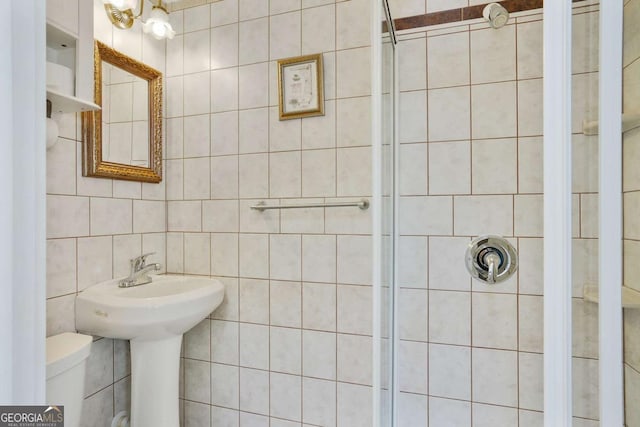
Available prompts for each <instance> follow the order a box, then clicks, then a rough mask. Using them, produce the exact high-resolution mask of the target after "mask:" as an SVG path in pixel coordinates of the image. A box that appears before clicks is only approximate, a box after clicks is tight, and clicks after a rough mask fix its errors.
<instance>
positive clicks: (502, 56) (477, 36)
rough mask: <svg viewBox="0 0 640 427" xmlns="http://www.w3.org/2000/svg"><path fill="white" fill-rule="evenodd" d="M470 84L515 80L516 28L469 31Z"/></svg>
mask: <svg viewBox="0 0 640 427" xmlns="http://www.w3.org/2000/svg"><path fill="white" fill-rule="evenodd" d="M470 52H471V83H472V84H481V83H492V82H502V81H509V80H515V78H516V26H515V25H507V26H505V27H504V28H501V29H500V31H496V30H494V29H493V28H487V29H484V30H478V31H471V49H470Z"/></svg>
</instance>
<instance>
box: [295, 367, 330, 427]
mask: <svg viewBox="0 0 640 427" xmlns="http://www.w3.org/2000/svg"><path fill="white" fill-rule="evenodd" d="M302 421H303V422H304V423H308V424H316V425H322V426H334V425H335V424H336V383H335V382H334V381H325V380H319V379H315V378H302Z"/></svg>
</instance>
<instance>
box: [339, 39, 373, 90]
mask: <svg viewBox="0 0 640 427" xmlns="http://www.w3.org/2000/svg"><path fill="white" fill-rule="evenodd" d="M370 63H371V49H370V48H369V47H360V48H356V49H347V50H339V51H338V52H336V73H337V75H336V83H337V96H338V98H349V97H353V96H367V95H370V94H371V81H370V80H371V76H370V72H369V69H370V67H371V64H370Z"/></svg>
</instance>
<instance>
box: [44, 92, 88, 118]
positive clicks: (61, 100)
mask: <svg viewBox="0 0 640 427" xmlns="http://www.w3.org/2000/svg"><path fill="white" fill-rule="evenodd" d="M47 99H48V100H49V101H51V104H53V112H54V113H76V112H79V111H92V110H99V109H100V106H99V105H98V104H94V103H93V102H89V101H85V100H84V99H80V98H76V97H75V96H69V95H65V94H64V93H60V92H56V91H55V90H51V89H47Z"/></svg>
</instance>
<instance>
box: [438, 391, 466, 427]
mask: <svg viewBox="0 0 640 427" xmlns="http://www.w3.org/2000/svg"><path fill="white" fill-rule="evenodd" d="M429 424H430V425H435V426H450V427H468V426H470V425H471V402H464V401H460V400H452V399H441V398H437V397H429Z"/></svg>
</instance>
